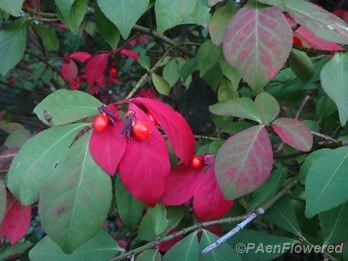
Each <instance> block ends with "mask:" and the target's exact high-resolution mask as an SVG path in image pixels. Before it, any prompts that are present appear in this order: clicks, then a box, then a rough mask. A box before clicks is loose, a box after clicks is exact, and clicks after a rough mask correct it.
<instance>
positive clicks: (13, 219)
mask: <svg viewBox="0 0 348 261" xmlns="http://www.w3.org/2000/svg"><path fill="white" fill-rule="evenodd" d="M7 198H8V199H7V205H6V214H5V217H4V219H3V222H2V226H1V227H0V236H1V235H2V234H3V235H5V236H6V237H7V239H8V240H9V241H10V243H11V245H14V244H15V243H16V242H17V241H18V240H20V239H21V238H22V237H24V236H25V234H26V232H27V230H28V228H29V226H30V219H31V206H23V205H22V204H21V202H20V201H19V200H18V199H16V198H15V197H14V196H12V195H11V194H10V193H8V194H7ZM1 229H2V231H1Z"/></svg>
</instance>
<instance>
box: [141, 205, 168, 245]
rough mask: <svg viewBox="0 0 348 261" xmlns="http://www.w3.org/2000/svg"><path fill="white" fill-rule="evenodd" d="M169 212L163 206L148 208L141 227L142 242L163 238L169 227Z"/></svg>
mask: <svg viewBox="0 0 348 261" xmlns="http://www.w3.org/2000/svg"><path fill="white" fill-rule="evenodd" d="M168 224H169V221H168V219H167V210H166V208H165V207H163V205H162V204H160V203H159V204H157V205H156V206H155V207H154V208H148V209H147V212H146V214H145V216H144V217H143V219H142V220H141V222H140V225H139V238H140V239H142V240H147V241H151V240H155V239H156V237H159V236H161V235H162V234H163V233H164V232H165V231H166V230H167V227H168Z"/></svg>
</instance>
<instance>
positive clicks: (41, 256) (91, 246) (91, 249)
mask: <svg viewBox="0 0 348 261" xmlns="http://www.w3.org/2000/svg"><path fill="white" fill-rule="evenodd" d="M120 251H123V249H122V248H120V247H119V246H118V244H117V243H116V241H115V240H114V239H113V238H112V237H111V236H110V235H109V234H108V233H107V232H105V231H104V230H100V231H99V232H98V233H97V234H96V235H95V236H94V237H92V238H91V239H90V240H88V241H87V242H86V243H85V244H83V245H82V246H80V247H79V248H77V249H75V251H74V252H73V253H72V254H70V255H67V254H66V253H64V252H63V251H62V250H61V249H60V247H59V246H58V245H57V244H56V243H55V242H54V241H53V240H52V239H51V238H49V237H48V236H46V237H44V238H43V239H41V240H40V241H39V242H38V243H37V244H36V245H35V247H33V248H32V249H31V250H30V252H29V258H30V260H50V261H74V260H93V261H98V260H99V261H104V260H107V259H109V258H111V257H112V256H114V255H116V254H117V252H120Z"/></svg>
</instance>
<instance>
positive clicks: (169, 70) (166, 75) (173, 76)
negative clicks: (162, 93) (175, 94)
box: [163, 58, 180, 87]
mask: <svg viewBox="0 0 348 261" xmlns="http://www.w3.org/2000/svg"><path fill="white" fill-rule="evenodd" d="M179 69H180V64H179V60H178V58H176V59H171V60H170V61H169V62H168V63H167V64H166V65H165V66H164V68H163V79H164V80H165V81H166V82H167V83H168V84H169V86H170V87H172V86H173V85H174V84H175V83H176V82H177V81H178V80H179V78H180V75H179Z"/></svg>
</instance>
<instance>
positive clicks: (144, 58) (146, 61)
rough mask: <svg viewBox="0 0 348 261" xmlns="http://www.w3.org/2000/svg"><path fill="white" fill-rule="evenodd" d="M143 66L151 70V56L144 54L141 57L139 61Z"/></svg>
mask: <svg viewBox="0 0 348 261" xmlns="http://www.w3.org/2000/svg"><path fill="white" fill-rule="evenodd" d="M137 62H138V63H139V64H140V66H141V67H143V68H144V69H146V70H150V65H151V62H150V57H149V56H147V55H142V56H140V57H139V59H138V61H137Z"/></svg>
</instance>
